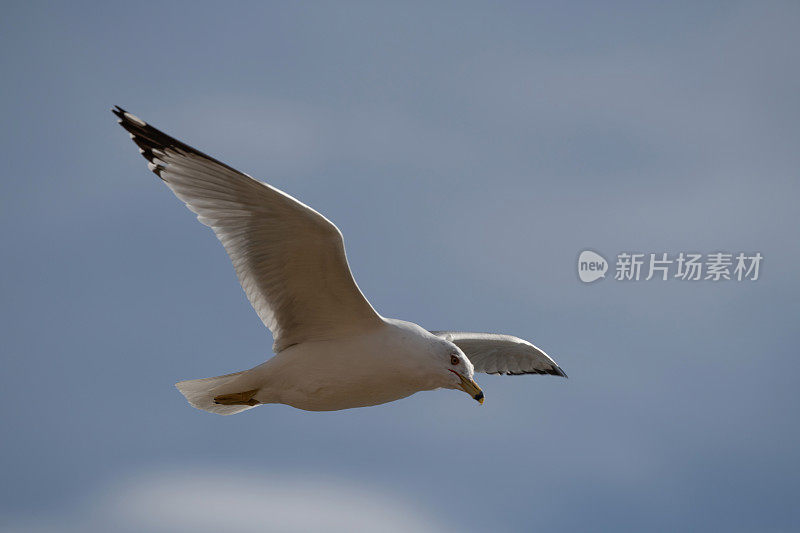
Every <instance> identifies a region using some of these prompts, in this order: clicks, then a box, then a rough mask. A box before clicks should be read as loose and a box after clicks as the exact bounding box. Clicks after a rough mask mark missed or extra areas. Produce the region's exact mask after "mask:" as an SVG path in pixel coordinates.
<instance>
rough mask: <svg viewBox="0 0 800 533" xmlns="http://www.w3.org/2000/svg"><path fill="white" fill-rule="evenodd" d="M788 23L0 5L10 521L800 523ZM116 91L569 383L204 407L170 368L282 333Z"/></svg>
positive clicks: (591, 6)
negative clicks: (648, 273) (171, 186)
mask: <svg viewBox="0 0 800 533" xmlns="http://www.w3.org/2000/svg"><path fill="white" fill-rule="evenodd" d="M798 22H800V9H798V6H797V4H795V3H792V2H785V3H781V2H758V3H755V2H752V3H747V2H719V3H715V2H704V3H692V2H686V3H679V2H675V3H668V4H667V3H663V4H642V3H633V2H632V3H614V4H610V3H603V4H602V5H601V4H599V3H593V2H576V3H570V4H569V5H565V3H560V2H553V3H503V4H501V5H493V6H489V5H488V4H484V3H465V2H458V3H455V2H453V3H367V2H340V3H335V4H334V3H305V4H300V3H244V2H242V3H233V4H230V5H226V6H225V7H224V8H222V7H221V6H220V5H218V4H212V3H202V2H191V3H190V2H176V3H170V4H168V5H161V4H160V3H158V4H157V3H147V2H137V3H135V4H131V3H126V4H123V3H111V4H109V3H94V4H93V3H72V4H69V5H67V4H63V5H59V4H47V3H33V2H26V3H21V2H20V3H16V4H14V5H9V6H6V10H5V13H4V16H3V18H2V21H0V28H1V29H2V31H0V35H2V37H0V39H1V40H2V44H3V46H2V47H0V61H2V67H3V72H4V76H3V78H4V82H3V85H4V95H5V98H4V99H3V103H2V104H0V106H2V117H3V125H4V127H3V128H2V129H0V146H2V150H3V155H4V158H3V159H4V164H3V166H4V172H3V177H2V180H1V181H0V223H2V225H3V227H4V228H6V231H5V233H4V238H3V241H4V242H3V244H4V245H3V247H2V249H0V258H2V265H3V270H2V273H3V275H2V277H0V291H1V292H0V294H2V300H1V301H2V304H1V305H0V335H2V338H3V349H2V353H1V355H0V357H1V358H2V359H0V362H2V369H3V371H2V372H0V391H1V392H0V395H2V400H3V401H2V402H0V413H2V415H1V416H2V423H3V438H2V440H1V441H0V470H2V472H3V476H2V481H0V531H3V532H6V531H32V530H33V531H42V532H50V531H109V530H116V531H143V530H147V531H164V532H177V531H186V530H192V531H212V530H213V531H219V530H220V528H222V527H224V525H225V524H237V525H238V526H240V527H242V528H245V529H249V530H259V528H263V529H264V530H282V531H298V530H309V529H311V530H314V529H319V528H320V523H321V522H319V520H321V519H324V520H325V524H326V525H327V526H328V527H331V528H332V530H342V531H347V530H353V529H355V528H367V529H369V528H374V527H376V524H380V525H382V526H383V527H389V526H391V527H396V528H397V529H398V530H405V531H407V530H424V529H427V530H429V531H481V530H487V529H488V530H491V531H519V530H529V529H533V528H537V529H541V530H543V531H586V530H600V531H642V530H649V531H675V530H705V531H708V530H722V531H731V532H736V531H794V530H797V529H798V528H800V512H799V511H798V508H797V505H796V496H797V494H798V493H799V492H798V491H800V481H798V480H799V479H800V477H799V476H798V474H799V473H800V472H799V470H800V451H798V450H800V446H798V441H800V428H798V424H797V413H798V408H799V407H800V401H799V400H800V396H799V395H798V393H797V387H796V376H797V375H798V373H799V372H800V362H798V358H797V348H796V346H797V345H798V342H800V332H799V331H798V329H797V318H798V302H800V298H798V297H799V296H800V286H799V282H798V278H797V265H798V263H800V249H799V248H798V244H797V243H798V241H797V228H798V224H799V223H800V211H798V209H797V205H796V204H797V198H798V193H800V179H798V178H800V175H799V174H798V168H800V156H799V155H798V154H799V153H800V152H798V150H797V146H798V145H800V127H798V124H799V123H800V104H799V103H798V102H799V101H798V98H797V94H798V89H800V72H798V68H797V65H798V60H799V59H800V58H799V57H798V54H799V53H800V42H798V41H799V40H800V38H798V34H797V31H796V28H797V25H798ZM115 104H116V105H121V106H123V107H125V108H126V109H128V110H129V111H131V112H133V113H136V114H137V115H139V116H141V117H142V118H143V119H145V120H148V121H150V122H152V123H153V124H155V125H156V126H157V127H159V128H161V129H164V130H166V131H167V132H169V133H171V134H172V135H174V136H176V137H179V138H181V139H182V140H184V141H186V142H188V143H189V144H191V145H193V146H196V147H198V148H200V149H201V150H204V151H206V152H208V153H210V154H212V155H214V156H216V157H218V158H220V159H222V160H224V161H226V162H228V163H230V164H232V165H234V166H236V167H237V168H239V169H241V170H243V171H245V172H248V173H250V174H253V175H255V176H257V177H259V178H261V179H263V180H265V181H267V182H269V183H271V184H273V185H275V186H277V187H279V188H281V189H282V190H284V191H286V192H288V193H289V194H291V195H293V196H295V197H297V198H299V199H301V200H302V201H303V202H305V203H307V204H309V205H311V206H312V207H314V208H315V209H317V210H318V211H320V212H322V213H323V214H325V215H326V216H327V217H328V218H330V219H331V220H333V221H334V222H335V223H336V224H337V225H338V226H339V228H340V229H341V230H342V232H343V234H344V236H345V243H346V246H347V251H348V256H349V259H350V264H351V268H352V270H353V272H354V275H355V277H356V279H357V280H358V283H359V285H360V286H361V288H362V290H363V291H364V293H365V294H366V296H367V297H368V298H369V299H370V301H371V302H372V304H373V305H374V306H375V308H376V309H377V310H378V311H379V312H380V313H381V314H383V315H385V316H391V317H397V318H402V319H407V320H412V321H414V322H417V323H419V324H421V325H422V326H424V327H428V328H430V329H460V330H467V331H469V330H472V331H494V332H503V333H510V334H514V335H518V336H521V337H524V338H527V339H529V340H531V341H532V342H534V343H535V344H537V345H539V346H541V347H542V348H543V349H545V350H546V351H547V352H548V353H549V354H551V355H552V356H553V357H554V358H555V359H556V360H557V361H558V362H559V364H560V365H561V366H562V367H563V368H564V370H565V371H566V372H567V373H568V374H569V376H570V379H569V380H559V379H555V378H551V377H546V376H523V377H498V376H479V379H478V381H479V382H480V383H481V385H482V386H483V389H484V391H485V393H486V397H487V400H486V403H485V404H484V405H483V406H482V407H481V406H479V405H477V404H476V403H475V402H473V401H470V400H469V399H468V398H466V397H464V395H463V394H457V393H454V392H452V391H436V392H428V393H421V394H417V395H415V396H413V397H411V398H408V399H405V400H402V401H400V402H396V403H393V404H389V405H384V406H378V407H373V408H366V409H358V410H351V411H342V412H333V413H307V412H303V411H298V410H294V409H291V408H289V407H286V406H266V407H260V408H258V409H254V410H251V411H248V412H246V413H243V414H240V415H237V416H234V417H218V416H213V415H210V414H207V413H203V412H200V411H197V410H194V409H191V408H190V407H189V406H188V405H187V404H186V403H185V402H184V400H183V398H182V397H181V396H180V394H179V393H178V392H177V391H176V390H175V389H174V388H173V386H172V385H173V383H174V382H176V381H179V380H181V379H190V378H197V377H205V376H212V375H218V374H223V373H227V372H231V371H235V370H240V369H245V368H249V367H251V366H254V365H255V364H258V363H259V362H261V361H263V360H264V358H266V357H268V356H269V354H270V353H271V352H270V346H271V338H270V336H269V333H268V331H267V330H266V329H265V328H264V327H263V326H262V325H261V323H260V322H259V320H258V318H257V316H256V314H255V313H254V312H253V311H252V309H251V308H250V306H249V304H248V303H247V300H246V298H245V296H244V294H243V292H242V291H241V289H240V288H239V287H238V284H237V282H236V278H235V275H234V273H233V269H232V268H231V266H230V263H229V261H228V259H227V257H226V256H225V254H224V251H223V249H222V247H221V246H220V245H219V243H218V242H217V241H216V239H215V238H214V236H213V234H212V233H211V232H210V231H209V230H208V229H207V228H205V227H203V226H201V225H200V224H198V223H197V221H196V220H194V217H193V216H192V215H191V213H190V212H188V210H186V209H185V208H184V207H183V206H182V205H181V204H180V202H179V201H177V200H176V199H175V198H174V197H173V196H172V195H171V194H170V193H169V191H168V190H167V189H166V188H165V187H164V186H163V184H161V183H160V182H159V180H158V179H156V178H155V177H154V176H153V175H152V174H150V173H148V172H147V170H146V167H145V165H144V161H143V160H142V159H141V158H140V157H139V155H138V154H137V151H136V149H135V147H134V145H133V144H132V143H131V142H130V141H129V139H128V138H127V135H126V134H125V132H123V131H122V130H121V129H120V128H119V126H117V124H116V122H115V120H114V117H113V116H112V115H111V113H110V112H109V108H110V107H111V106H112V105H115ZM587 248H588V249H592V250H596V251H598V252H600V253H603V254H604V255H606V257H612V258H613V256H614V255H615V254H617V253H618V252H620V251H642V252H671V253H674V252H679V251H700V252H703V253H711V252H716V251H719V250H726V251H731V252H738V251H747V252H754V251H760V252H761V253H762V255H763V256H764V258H765V259H764V263H763V265H762V271H761V278H760V279H759V280H758V281H757V282H741V283H737V282H724V283H717V284H715V283H711V282H699V283H688V282H681V281H675V280H673V281H668V282H656V281H651V282H639V283H633V282H631V283H623V282H616V281H614V280H612V279H606V280H603V281H599V282H596V283H594V284H591V285H584V284H582V283H581V282H580V281H578V278H577V275H576V271H575V268H576V265H575V260H576V258H577V255H578V253H579V252H580V251H581V250H584V249H587ZM218 487H222V488H223V489H224V490H217V489H218ZM237 491H241V494H238V493H237Z"/></svg>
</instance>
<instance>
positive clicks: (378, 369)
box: [112, 106, 566, 414]
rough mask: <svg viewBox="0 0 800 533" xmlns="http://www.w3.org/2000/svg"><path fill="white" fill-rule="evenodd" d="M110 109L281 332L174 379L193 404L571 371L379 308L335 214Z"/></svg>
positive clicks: (300, 402)
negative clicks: (256, 352) (238, 355)
mask: <svg viewBox="0 0 800 533" xmlns="http://www.w3.org/2000/svg"><path fill="white" fill-rule="evenodd" d="M112 111H113V112H114V114H115V115H116V116H117V117H118V118H119V123H120V124H121V125H122V127H123V128H125V129H126V130H127V131H128V132H129V133H130V135H131V138H132V139H133V142H134V143H136V144H137V145H138V146H139V149H140V152H141V153H142V155H143V156H144V157H145V159H147V162H148V167H149V168H150V170H152V171H153V172H154V173H155V174H156V175H157V176H158V177H159V178H161V179H162V180H163V181H164V182H165V183H166V184H167V186H168V187H169V188H170V189H171V190H172V192H173V193H175V196H177V197H178V198H179V199H180V200H181V201H183V202H184V203H185V204H186V206H187V207H188V208H189V209H191V210H192V211H193V212H194V213H195V214H197V219H198V220H199V221H200V222H202V223H203V224H205V225H206V226H209V227H210V228H211V229H212V230H214V233H215V234H216V236H217V238H219V240H220V242H222V245H223V246H224V247H225V251H226V252H227V253H228V256H229V257H230V258H231V261H232V262H233V266H234V268H235V270H236V275H237V276H238V278H239V282H240V283H241V285H242V288H243V289H244V291H245V294H247V298H248V300H250V303H251V304H252V306H253V308H254V309H255V310H256V313H258V316H259V318H261V320H262V321H263V322H264V324H265V325H266V326H267V327H268V328H269V329H270V331H272V335H273V338H274V340H275V342H274V345H273V350H274V351H275V356H274V357H272V358H271V359H269V360H267V361H266V362H265V363H262V364H261V365H258V366H256V367H255V368H252V369H250V370H245V371H242V372H237V373H235V374H228V375H225V376H218V377H213V378H205V379H195V380H189V381H181V382H180V383H177V384H176V386H177V388H178V390H180V392H181V393H182V394H183V395H184V396H185V397H186V399H187V400H188V401H189V403H190V404H191V405H193V406H194V407H197V408H199V409H204V410H206V411H210V412H213V413H218V414H233V413H237V412H240V411H243V410H245V409H249V408H251V407H255V406H256V405H260V404H265V403H284V404H288V405H291V406H293V407H297V408H299V409H306V410H312V411H329V410H336V409H348V408H353V407H363V406H367V405H377V404H381V403H386V402H390V401H394V400H398V399H400V398H404V397H406V396H410V395H411V394H414V393H415V392H419V391H422V390H432V389H437V388H450V389H458V390H463V391H464V392H466V393H468V394H469V395H470V396H472V397H473V398H475V399H476V400H478V401H479V402H481V403H483V391H481V389H480V387H478V385H477V383H475V381H474V379H473V375H474V372H486V373H490V374H492V373H494V374H552V375H556V376H563V377H566V374H564V372H563V371H562V370H561V368H559V366H558V365H557V364H556V363H555V362H554V361H553V360H552V359H551V358H550V357H548V356H547V354H545V353H544V352H543V351H541V350H539V349H538V348H536V347H535V346H533V345H532V344H530V343H529V342H527V341H524V340H522V339H519V338H517V337H512V336H509V335H496V334H488V333H459V332H447V331H441V332H438V331H437V332H429V331H427V330H425V329H423V328H421V327H420V326H418V325H416V324H413V323H411V322H404V321H401V320H395V319H391V318H384V317H382V316H380V315H379V314H378V313H377V312H375V310H374V309H373V308H372V306H371V305H370V303H369V302H368V301H367V299H366V298H365V297H364V295H363V294H362V293H361V291H360V289H359V288H358V285H357V284H356V282H355V280H354V279H353V275H352V273H351V272H350V267H349V266H348V264H347V257H346V256H345V250H344V242H343V240H342V234H341V232H340V231H339V229H338V228H337V227H336V226H335V225H334V224H333V223H332V222H331V221H329V220H328V219H327V218H325V217H324V216H322V215H321V214H319V213H318V212H316V211H314V210H313V209H312V208H310V207H308V206H307V205H305V204H303V203H302V202H300V201H298V200H296V199H295V198H292V197H291V196H289V195H288V194H286V193H284V192H282V191H279V190H278V189H276V188H274V187H271V186H270V185H267V184H266V183H263V182H261V181H258V180H256V179H254V178H252V177H250V176H248V175H247V174H244V173H242V172H239V171H238V170H236V169H234V168H232V167H230V166H228V165H226V164H224V163H221V162H219V161H217V160H216V159H214V158H212V157H209V156H207V155H205V154H203V153H202V152H199V151H198V150H195V149H194V148H192V147H191V146H188V145H186V144H184V143H182V142H180V141H178V140H177V139H174V138H173V137H170V136H169V135H166V134H165V133H163V132H161V131H159V130H157V129H156V128H154V127H152V126H151V125H149V124H147V123H146V122H144V121H143V120H141V119H139V118H138V117H136V116H135V115H132V114H130V113H128V112H127V111H125V110H124V109H122V108H120V107H118V106H117V107H115V108H114V109H112Z"/></svg>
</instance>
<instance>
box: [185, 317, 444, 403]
mask: <svg viewBox="0 0 800 533" xmlns="http://www.w3.org/2000/svg"><path fill="white" fill-rule="evenodd" d="M441 343H442V340H441V339H440V338H438V337H436V336H434V335H432V334H431V333H429V332H428V331H426V330H424V329H423V328H421V327H419V326H417V325H416V324H412V323H410V322H403V321H400V320H393V319H385V320H384V321H383V322H382V323H381V324H379V325H378V326H376V327H375V328H374V329H371V330H369V331H366V332H364V333H362V334H359V335H356V336H350V337H345V338H341V339H330V340H319V341H310V342H304V343H300V344H296V345H294V346H290V347H288V348H286V349H284V350H282V351H280V352H278V353H277V354H276V355H275V356H274V357H272V358H271V359H269V360H267V361H266V362H265V363H262V364H260V365H258V366H256V367H255V368H252V369H250V370H247V371H245V372H242V373H240V374H237V375H235V376H234V377H233V378H231V379H230V380H226V381H225V382H224V383H222V384H221V385H220V386H219V387H217V388H215V389H214V390H213V395H214V396H215V397H218V396H222V395H225V394H235V393H237V392H239V391H251V390H257V391H258V392H256V393H255V394H254V395H253V397H252V399H254V400H256V401H257V402H258V403H259V404H267V403H283V404H287V405H291V406H292V407H296V408H298V409H304V410H307V411H332V410H338V409H350V408H353V407H366V406H369V405H378V404H382V403H387V402H392V401H395V400H399V399H401V398H405V397H406V396H411V395H412V394H414V393H415V392H419V391H421V390H433V389H437V388H440V387H444V386H446V385H447V384H448V382H447V381H446V380H443V379H440V376H439V374H436V373H431V372H430V366H431V365H430V359H429V358H428V357H425V354H427V353H428V351H429V350H430V348H431V346H433V345H437V344H441ZM180 386H181V385H180V384H178V387H179V388H180ZM247 407H249V406H247Z"/></svg>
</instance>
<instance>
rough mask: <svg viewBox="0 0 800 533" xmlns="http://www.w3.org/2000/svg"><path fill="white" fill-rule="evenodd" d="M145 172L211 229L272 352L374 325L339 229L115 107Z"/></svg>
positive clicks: (374, 316) (376, 319) (377, 318)
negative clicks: (268, 333) (268, 335)
mask: <svg viewBox="0 0 800 533" xmlns="http://www.w3.org/2000/svg"><path fill="white" fill-rule="evenodd" d="M112 111H113V112H114V114H115V115H117V117H119V123H120V124H121V125H122V127H123V128H125V129H126V130H128V132H129V133H130V134H131V138H132V139H133V142H135V143H136V144H137V145H138V146H139V148H140V152H141V153H142V155H143V156H144V157H145V159H147V161H148V167H149V168H150V170H152V171H153V172H154V173H155V174H156V175H157V176H158V177H159V178H161V179H162V180H164V182H165V183H166V184H167V186H169V188H170V189H172V192H174V193H175V196H177V197H178V198H180V199H181V200H182V201H183V202H184V203H185V204H186V205H187V207H189V209H191V210H192V211H193V212H194V213H196V214H197V219H198V220H199V221H200V222H202V223H203V224H205V225H206V226H209V227H211V229H213V230H214V233H215V234H216V235H217V238H219V240H220V241H221V242H222V245H223V246H224V247H225V251H227V252H228V255H229V256H230V258H231V261H232V262H233V266H234V268H235V269H236V274H237V276H238V277H239V282H240V283H241V284H242V287H243V288H244V292H245V293H246V294H247V298H248V299H249V300H250V303H251V304H252V306H253V308H254V309H255V310H256V313H258V316H259V317H260V318H261V320H262V321H263V322H264V324H265V325H266V326H267V327H268V328H269V329H270V330H271V331H272V334H273V337H274V339H275V345H274V350H275V352H276V353H277V352H279V351H280V350H282V349H284V348H286V347H288V346H291V345H292V344H297V343H299V342H303V341H308V340H321V339H329V338H336V337H338V336H341V335H347V334H351V333H355V332H357V331H360V330H363V329H366V328H370V327H372V326H374V325H377V324H380V323H381V318H380V316H379V315H378V314H377V313H376V312H375V310H374V309H373V308H372V306H371V305H370V304H369V302H368V301H367V300H366V298H364V295H363V294H362V293H361V291H360V290H359V288H358V286H357V285H356V282H355V280H354V279H353V275H352V274H351V272H350V267H349V266H348V264H347V258H346V256H345V251H344V242H343V241H342V234H341V232H340V231H339V229H338V228H337V227H336V226H335V225H334V224H333V223H332V222H330V221H329V220H328V219H326V218H325V217H324V216H322V215H321V214H319V213H317V212H316V211H314V210H313V209H311V208H310V207H308V206H307V205H304V204H302V203H301V202H299V201H297V200H295V199H294V198H292V197H291V196H289V195H288V194H285V193H283V192H281V191H279V190H278V189H276V188H274V187H271V186H269V185H267V184H266V183H262V182H260V181H257V180H255V179H253V178H252V177H250V176H248V175H246V174H244V173H242V172H239V171H238V170H236V169H234V168H232V167H229V166H228V165H226V164H224V163H221V162H219V161H217V160H216V159H213V158H211V157H209V156H207V155H205V154H203V153H201V152H199V151H197V150H195V149H194V148H192V147H191V146H188V145H186V144H184V143H182V142H180V141H178V140H177V139H174V138H172V137H170V136H169V135H166V134H165V133H162V132H161V131H159V130H157V129H155V128H154V127H152V126H150V125H149V124H147V123H145V122H144V121H143V120H141V119H139V118H138V117H136V116H134V115H131V114H130V113H127V112H126V111H125V110H124V109H122V108H120V107H116V108H115V109H113V110H112Z"/></svg>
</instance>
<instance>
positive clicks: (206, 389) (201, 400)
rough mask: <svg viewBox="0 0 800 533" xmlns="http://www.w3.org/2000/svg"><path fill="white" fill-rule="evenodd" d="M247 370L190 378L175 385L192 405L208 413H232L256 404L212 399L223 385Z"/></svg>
mask: <svg viewBox="0 0 800 533" xmlns="http://www.w3.org/2000/svg"><path fill="white" fill-rule="evenodd" d="M245 372H247V371H246V370H244V371H242V372H236V373H234V374H226V375H224V376H217V377H214V378H203V379H190V380H187V381H179V382H178V383H176V384H175V387H177V389H178V390H179V391H181V394H183V395H184V396H185V397H186V399H187V400H188V401H189V403H190V404H191V405H192V407H197V408H198V409H202V410H203V411H208V412H209V413H217V414H218V415H233V414H236V413H239V412H241V411H245V410H247V409H251V408H253V407H255V406H256V405H257V403H255V404H253V405H225V404H220V403H217V402H215V401H214V397H215V396H217V395H219V393H220V392H221V390H220V389H222V388H223V387H224V385H227V384H229V383H230V382H231V381H232V380H234V379H236V378H237V377H238V376H240V375H242V374H244V373H245Z"/></svg>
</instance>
